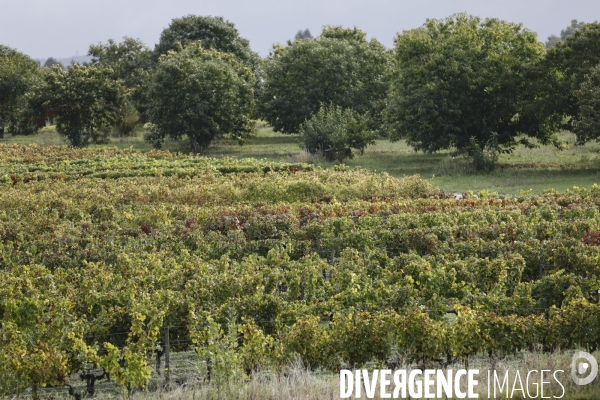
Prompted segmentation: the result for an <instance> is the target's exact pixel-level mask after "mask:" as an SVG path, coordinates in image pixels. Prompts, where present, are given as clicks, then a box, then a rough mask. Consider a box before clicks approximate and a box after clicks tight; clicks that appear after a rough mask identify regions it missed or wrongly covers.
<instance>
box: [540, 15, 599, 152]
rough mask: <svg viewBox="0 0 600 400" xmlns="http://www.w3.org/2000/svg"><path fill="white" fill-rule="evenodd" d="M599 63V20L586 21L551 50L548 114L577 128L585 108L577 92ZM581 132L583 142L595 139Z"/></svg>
mask: <svg viewBox="0 0 600 400" xmlns="http://www.w3.org/2000/svg"><path fill="white" fill-rule="evenodd" d="M599 64H600V23H598V22H593V23H588V24H584V25H583V26H582V27H581V28H579V29H578V30H577V31H575V33H573V34H572V35H570V36H569V37H567V38H566V40H565V41H564V42H560V43H557V44H556V45H555V46H553V47H552V48H550V49H549V50H548V53H547V55H546V58H545V60H544V63H543V68H544V69H545V71H547V75H546V77H547V79H546V81H547V86H546V88H545V91H546V93H547V94H546V96H545V101H544V108H545V112H546V113H547V114H550V113H554V114H557V115H559V116H560V117H562V118H563V119H564V123H563V128H565V129H567V130H571V131H575V128H574V125H575V123H576V122H577V121H578V116H579V114H580V113H581V111H582V110H581V105H580V103H579V100H578V97H577V96H578V94H577V91H578V90H579V89H580V88H581V86H582V85H583V84H584V82H585V81H586V79H587V78H586V76H587V75H590V73H591V70H592V68H594V67H595V66H597V65H599ZM586 85H588V86H589V84H586ZM583 90H584V91H585V90H586V89H583ZM584 104H585V102H584ZM584 107H585V105H584ZM584 118H585V117H584ZM577 132H578V141H579V143H584V142H585V141H587V140H589V139H592V138H593V136H589V135H587V134H585V133H584V132H583V131H582V130H581V129H578V130H577Z"/></svg>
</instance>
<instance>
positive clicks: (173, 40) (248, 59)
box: [154, 15, 260, 69]
mask: <svg viewBox="0 0 600 400" xmlns="http://www.w3.org/2000/svg"><path fill="white" fill-rule="evenodd" d="M197 41H200V42H201V43H202V47H204V48H205V49H214V50H217V51H220V52H224V53H232V54H234V55H235V56H236V57H237V58H238V60H239V61H240V62H242V63H243V64H245V65H246V66H250V67H251V68H253V69H254V68H256V67H257V65H258V62H259V59H260V58H259V56H258V54H256V53H255V52H254V51H252V49H250V42H248V40H246V39H244V38H242V37H240V34H239V32H238V30H237V29H236V28H235V25H234V24H233V23H231V22H229V21H227V20H225V19H223V17H213V16H199V15H187V16H185V17H182V18H175V19H173V20H172V21H171V24H170V25H169V27H168V28H166V29H164V30H163V31H162V33H161V34H160V40H159V42H158V44H157V45H156V47H155V48H154V59H155V60H158V58H159V57H160V56H161V55H162V54H166V53H168V52H169V50H177V49H178V48H179V46H182V47H186V46H187V45H188V44H190V43H193V42H197Z"/></svg>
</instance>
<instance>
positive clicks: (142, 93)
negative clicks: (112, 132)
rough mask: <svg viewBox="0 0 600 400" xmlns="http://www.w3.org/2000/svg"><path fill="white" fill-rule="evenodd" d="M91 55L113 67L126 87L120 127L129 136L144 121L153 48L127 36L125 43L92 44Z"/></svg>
mask: <svg viewBox="0 0 600 400" xmlns="http://www.w3.org/2000/svg"><path fill="white" fill-rule="evenodd" d="M88 55H90V56H92V61H91V63H92V64H93V65H98V66H102V67H108V68H111V69H112V71H113V73H112V75H111V79H113V80H115V81H118V82H119V83H120V84H121V85H122V86H123V87H124V88H125V89H126V91H125V96H124V100H125V101H124V104H123V107H121V109H120V112H119V115H118V118H117V123H116V131H117V132H118V133H119V135H121V136H127V135H129V134H130V133H131V132H132V131H133V129H134V128H135V126H136V125H138V124H139V123H141V122H143V121H144V117H145V114H146V111H147V107H148V104H147V102H148V99H147V97H146V91H147V84H148V82H149V78H150V75H151V71H152V66H153V64H152V52H151V51H150V49H148V47H146V45H145V44H144V43H143V42H141V41H140V40H138V39H133V38H129V37H124V38H123V41H122V42H121V43H117V42H116V41H114V40H113V39H110V40H108V42H107V43H105V44H103V43H98V44H95V45H92V46H90V48H89V51H88Z"/></svg>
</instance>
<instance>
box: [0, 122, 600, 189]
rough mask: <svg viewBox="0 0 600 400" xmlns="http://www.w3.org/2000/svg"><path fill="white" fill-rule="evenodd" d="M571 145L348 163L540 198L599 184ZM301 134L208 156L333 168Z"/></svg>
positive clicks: (383, 156) (390, 155)
mask: <svg viewBox="0 0 600 400" xmlns="http://www.w3.org/2000/svg"><path fill="white" fill-rule="evenodd" d="M143 134H144V132H143V130H140V131H138V132H137V134H136V135H135V136H132V137H126V138H111V142H110V143H109V144H107V145H92V146H91V147H92V148H97V147H117V148H120V149H127V148H132V149H135V150H140V151H150V150H152V146H151V145H150V144H149V143H147V142H145V141H144V139H143ZM560 137H561V139H562V140H563V141H564V142H565V143H566V144H567V148H566V149H564V150H559V149H556V148H554V147H552V146H540V147H537V148H534V149H526V148H523V147H519V148H516V149H515V151H514V152H513V153H511V154H503V155H501V156H500V159H499V164H500V165H499V167H498V169H497V170H496V171H494V172H492V173H487V174H486V173H476V172H474V171H473V170H472V168H471V167H470V165H469V163H468V162H467V161H466V160H465V159H464V158H462V157H453V156H452V155H451V152H449V151H442V152H439V153H436V154H424V153H422V152H419V153H417V152H415V151H414V150H413V149H412V148H411V147H409V146H407V145H406V141H404V140H400V141H398V142H393V143H392V142H390V141H389V140H387V139H379V140H377V141H376V144H375V145H373V146H369V147H367V149H366V151H365V153H364V155H362V156H361V155H356V156H355V158H354V159H350V160H346V161H345V164H346V165H348V166H349V167H351V168H354V167H357V166H360V167H363V168H366V169H368V170H371V171H379V172H387V173H388V174H390V175H391V176H394V177H397V178H402V177H404V176H411V175H415V174H416V175H420V176H421V177H422V178H424V179H427V180H429V181H430V182H431V183H432V184H434V185H436V186H437V187H439V188H441V189H442V190H444V191H446V192H460V193H463V192H466V191H473V192H478V191H480V190H487V191H490V192H497V193H498V194H501V195H518V194H519V193H521V192H522V191H530V193H532V194H540V193H542V192H543V191H544V190H547V189H550V188H553V189H556V190H558V191H564V190H566V189H571V188H573V187H574V186H577V187H588V186H591V185H593V184H594V183H600V144H599V143H597V142H589V143H586V144H585V145H582V146H581V145H577V144H576V140H575V135H573V134H571V133H569V132H563V133H562V134H560ZM298 141H299V137H298V136H297V135H284V134H280V133H277V132H273V130H272V129H271V128H270V127H269V126H268V125H266V124H265V123H259V124H258V130H257V134H256V136H255V137H254V138H252V139H251V140H250V141H249V142H248V143H246V144H244V145H241V146H240V145H239V144H238V143H237V142H235V141H233V140H228V139H217V140H215V141H214V142H213V143H212V144H211V146H210V147H209V148H208V150H206V151H205V152H204V153H203V155H206V156H208V157H216V158H220V157H235V158H247V157H252V158H258V159H265V160H269V161H283V162H296V161H301V162H308V163H313V164H315V165H318V166H321V167H322V168H325V169H332V168H333V167H334V165H335V164H334V163H331V162H326V161H324V160H323V159H321V158H319V157H315V156H311V155H310V154H307V153H305V152H304V151H303V150H302V149H301V148H300V147H299V145H298ZM0 143H7V144H25V145H27V144H32V143H37V144H40V145H61V144H65V143H64V141H63V140H62V139H61V137H60V136H59V135H58V133H56V131H55V130H54V128H53V127H47V128H44V129H43V130H42V131H41V132H40V133H38V134H37V135H33V136H15V137H11V136H10V135H7V137H6V139H3V140H0ZM164 149H166V150H170V151H174V152H186V151H187V148H186V142H185V141H173V140H166V142H165V145H164Z"/></svg>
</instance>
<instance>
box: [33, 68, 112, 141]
mask: <svg viewBox="0 0 600 400" xmlns="http://www.w3.org/2000/svg"><path fill="white" fill-rule="evenodd" d="M112 74H114V72H113V71H112V69H110V68H106V67H101V66H95V65H79V64H71V65H70V66H69V68H67V70H63V69H62V68H60V67H58V66H53V67H52V68H51V69H49V70H48V71H46V73H45V74H44V75H43V76H44V84H43V85H40V86H39V87H38V88H37V90H36V93H35V95H36V97H37V99H36V103H37V104H41V106H42V107H43V108H44V109H45V110H46V112H50V113H52V115H55V116H56V119H55V122H56V130H57V131H58V133H59V134H61V135H63V136H64V137H65V139H66V140H67V141H68V142H69V144H71V145H72V146H75V147H83V146H86V145H87V144H89V143H90V142H95V143H98V142H101V141H102V139H103V138H104V137H105V136H106V134H107V131H108V130H109V129H110V127H111V126H112V125H113V124H114V122H115V120H116V118H117V115H118V112H119V108H120V107H121V105H122V88H121V86H120V85H119V83H118V82H116V81H114V80H112V79H110V77H111V75H112Z"/></svg>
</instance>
